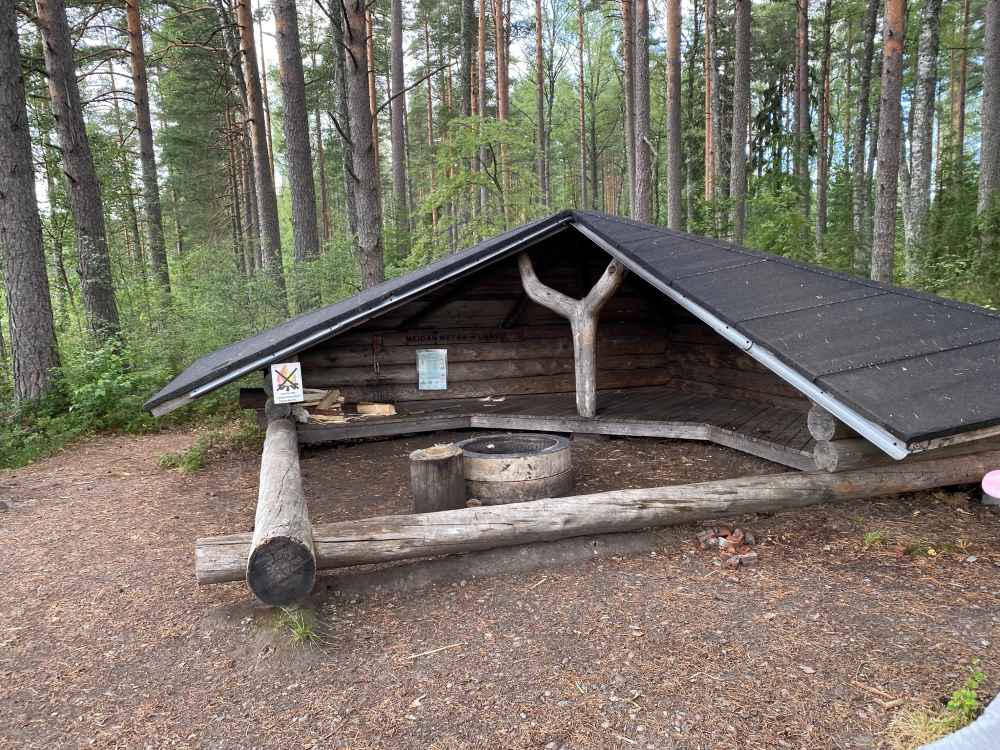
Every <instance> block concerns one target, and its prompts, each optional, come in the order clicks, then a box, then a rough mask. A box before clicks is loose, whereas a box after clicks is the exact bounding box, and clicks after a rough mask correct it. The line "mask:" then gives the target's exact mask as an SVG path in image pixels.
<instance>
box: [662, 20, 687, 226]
mask: <svg viewBox="0 0 1000 750" xmlns="http://www.w3.org/2000/svg"><path fill="white" fill-rule="evenodd" d="M666 55H667V226H668V227H670V228H671V229H675V230H681V229H683V228H684V216H683V213H682V200H683V195H682V190H683V188H682V180H683V175H682V166H683V163H684V154H683V152H682V148H683V147H682V138H683V132H682V126H681V0H667V52H666Z"/></svg>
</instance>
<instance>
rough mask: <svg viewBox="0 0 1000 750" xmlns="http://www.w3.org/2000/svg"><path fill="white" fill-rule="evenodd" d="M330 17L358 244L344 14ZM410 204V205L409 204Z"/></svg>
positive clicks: (348, 201)
mask: <svg viewBox="0 0 1000 750" xmlns="http://www.w3.org/2000/svg"><path fill="white" fill-rule="evenodd" d="M335 11H336V12H334V13H333V14H332V15H331V17H330V37H331V39H330V41H331V47H332V48H333V49H334V54H333V62H334V64H333V72H334V78H335V80H334V85H333V88H334V103H335V109H336V118H335V123H336V125H337V131H338V133H339V134H340V136H341V138H340V140H341V154H342V159H341V162H342V165H343V173H344V197H345V201H344V210H345V214H346V216H347V226H348V228H349V229H350V232H351V241H352V242H353V243H355V245H356V244H357V236H358V203H357V197H356V195H355V193H356V182H355V179H354V177H353V175H352V170H353V169H354V146H353V140H352V138H351V131H352V128H353V126H352V124H351V113H350V111H349V108H348V106H347V85H348V84H347V55H346V54H345V47H346V45H347V37H346V36H345V35H344V14H343V13H342V12H341V11H340V8H339V7H338V8H335ZM411 203H412V202H411Z"/></svg>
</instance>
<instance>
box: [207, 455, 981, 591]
mask: <svg viewBox="0 0 1000 750" xmlns="http://www.w3.org/2000/svg"><path fill="white" fill-rule="evenodd" d="M998 461H1000V451H992V452H985V453H976V454H973V455H968V456H960V457H953V458H946V459H938V460H927V461H919V462H913V463H909V462H907V463H902V464H900V463H895V464H892V465H890V466H882V467H878V468H875V469H866V470H862V471H853V472H844V473H841V474H827V473H823V472H815V473H801V472H795V473H791V474H777V475H772V476H761V477H744V478H741V479H727V480H722V481H716V482H703V483H700V484H690V485H679V486H675V487H655V488H652V489H639V490H619V491H614V492H602V493H599V494H594V495H579V496H573V497H564V498H558V499H549V500H538V501H535V502H531V503H515V504H511V505H496V506H483V507H478V508H467V509H464V510H452V511H444V512H441V513H433V514H422V515H409V516H386V517H382V518H367V519H362V520H358V521H342V522H340V523H333V524H326V525H323V526H318V527H317V528H316V529H315V530H314V532H313V538H314V542H315V546H316V559H317V563H318V566H319V568H321V569H329V568H340V567H345V566H349V565H362V564H368V563H380V562H387V561H390V560H405V559H408V558H415V557H429V556H433V555H449V554H455V553H461V552H472V551H475V550H484V549H491V548H494V547H506V546H511V545H515V544H525V543H528V542H539V541H549V540H552V539H562V538H567V537H574V536H585V535H588V534H603V533H608V532H617V531H631V530H634V529H641V528H645V527H649V526H666V525H670V524H677V523H691V522H693V521H699V520H703V519H708V518H718V517H721V516H732V515H741V514H744V513H774V512H778V511H783V510H791V509H793V508H801V507H806V506H809V505H817V504H820V503H828V502H838V501H842V500H855V499H858V498H865V497H881V496H886V495H898V494H900V493H903V492H914V491H918V490H926V489H931V488H933V487H945V486H949V485H955V484H967V483H970V482H977V481H979V480H980V479H981V478H982V476H983V475H984V474H985V473H986V472H987V471H988V470H990V469H992V468H994V467H995V466H996V465H997V462H998ZM249 541H250V537H249V535H247V534H233V535H230V536H220V537H211V538H207V539H199V540H198V542H197V545H196V550H195V560H196V573H197V577H198V582H199V583H202V584H208V583H222V582H225V581H235V580H239V579H240V578H241V577H242V572H243V569H244V565H245V563H246V556H247V552H248V544H249Z"/></svg>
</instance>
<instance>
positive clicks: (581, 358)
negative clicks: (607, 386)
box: [517, 253, 625, 417]
mask: <svg viewBox="0 0 1000 750" xmlns="http://www.w3.org/2000/svg"><path fill="white" fill-rule="evenodd" d="M517 266H518V269H519V270H520V272H521V284H522V285H523V286H524V291H525V293H526V294H527V295H528V296H529V297H530V298H531V300H532V301H533V302H536V303H538V304H539V305H541V306H542V307H545V308H548V309H549V310H551V311H552V312H554V313H556V314H557V315H561V316H562V317H564V318H566V319H567V320H568V321H569V323H570V327H571V329H572V334H573V359H574V362H575V375H576V409H577V411H578V412H579V414H580V416H581V417H593V416H596V415H597V321H598V318H599V317H600V314H601V308H602V307H604V305H605V304H606V303H607V301H608V300H609V299H611V297H612V295H614V293H615V291H616V290H617V289H618V287H619V286H621V283H622V279H623V278H624V277H625V269H624V268H623V267H622V265H621V264H620V263H619V262H618V261H616V260H613V261H611V262H610V263H609V264H608V267H607V268H606V269H605V271H604V274H603V275H602V276H601V278H600V279H598V281H597V283H596V284H595V285H594V288H593V289H591V290H590V292H589V293H588V294H587V296H586V297H584V298H583V299H582V300H576V299H573V298H572V297H567V296H566V295H565V294H563V293H562V292H557V291H556V290H555V289H552V288H550V287H547V286H545V284H543V283H542V282H541V281H539V280H538V276H536V275H535V269H534V266H532V265H531V256H529V255H528V254H527V253H521V254H520V255H519V256H518V258H517Z"/></svg>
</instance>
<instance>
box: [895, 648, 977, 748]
mask: <svg viewBox="0 0 1000 750" xmlns="http://www.w3.org/2000/svg"><path fill="white" fill-rule="evenodd" d="M985 678H986V675H985V674H984V673H983V670H982V669H981V668H980V667H979V659H973V660H972V664H971V665H970V666H969V674H968V676H967V677H966V680H965V683H964V684H963V685H962V686H961V687H960V688H957V689H956V690H955V691H954V692H953V693H952V694H951V698H949V699H948V703H947V705H946V706H945V707H944V708H943V709H941V710H939V711H932V710H929V709H927V708H923V707H920V706H911V707H909V708H907V709H904V710H902V711H900V712H899V713H898V714H896V716H895V717H894V718H893V720H892V722H891V723H890V724H889V729H888V739H889V744H890V746H891V747H892V748H893V750H916V748H919V747H921V746H923V745H926V744H928V743H930V742H934V741H935V740H939V739H941V738H942V737H946V736H947V735H949V734H951V733H952V732H957V731H958V730H959V729H961V728H962V727H965V726H968V725H969V724H971V723H972V722H973V721H975V719H976V717H977V716H979V713H980V712H981V711H982V703H981V702H980V700H979V686H980V685H981V684H982V682H983V680H984V679H985Z"/></svg>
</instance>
